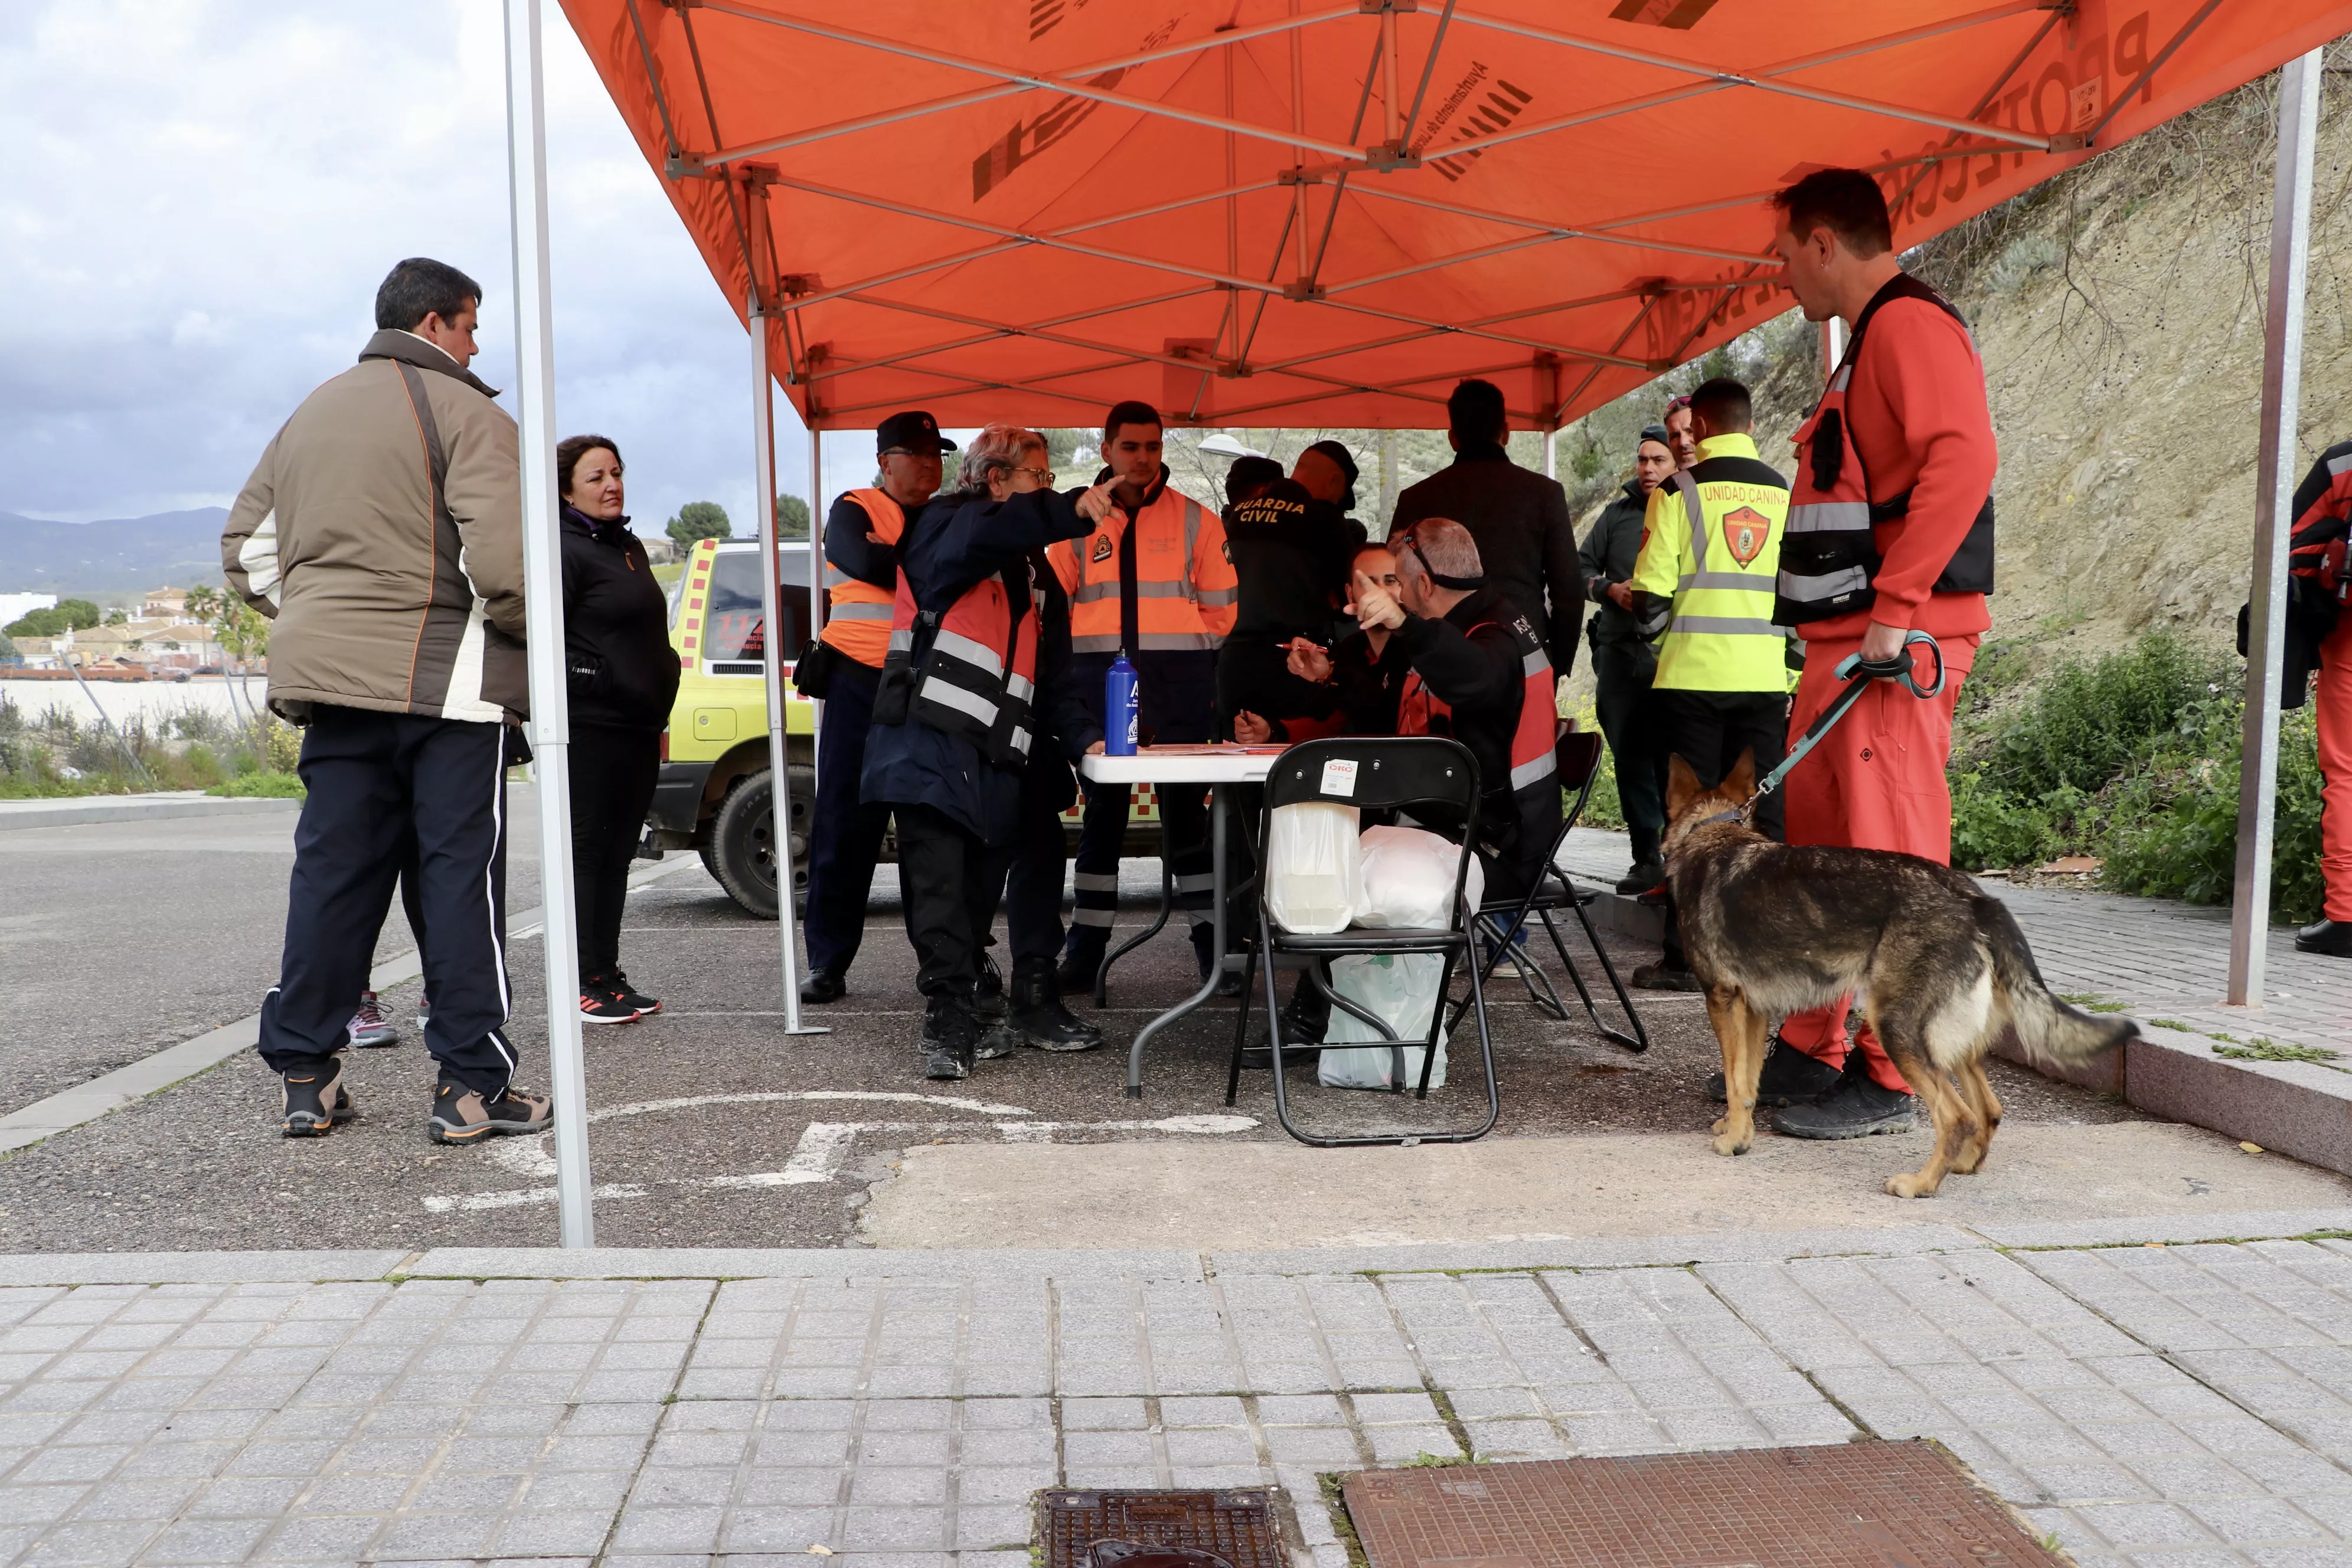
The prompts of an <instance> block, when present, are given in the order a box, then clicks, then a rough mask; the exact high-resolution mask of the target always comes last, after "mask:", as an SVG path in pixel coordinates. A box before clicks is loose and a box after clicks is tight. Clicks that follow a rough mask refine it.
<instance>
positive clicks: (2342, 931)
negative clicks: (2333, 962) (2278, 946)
mask: <svg viewBox="0 0 2352 1568" xmlns="http://www.w3.org/2000/svg"><path fill="white" fill-rule="evenodd" d="M2294 950H2295V952H2322V953H2326V955H2327V956H2328V957H2330V958H2352V921H2319V922H2318V923H2317V924H2315V925H2307V926H2305V927H2304V928H2303V929H2302V930H2301V931H2297V932H2295V933H2294Z"/></svg>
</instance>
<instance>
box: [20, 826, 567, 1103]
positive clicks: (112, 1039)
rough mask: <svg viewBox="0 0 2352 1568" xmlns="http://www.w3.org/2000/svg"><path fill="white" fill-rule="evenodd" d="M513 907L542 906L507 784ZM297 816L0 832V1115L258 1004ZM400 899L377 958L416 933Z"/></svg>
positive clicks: (533, 854)
mask: <svg viewBox="0 0 2352 1568" xmlns="http://www.w3.org/2000/svg"><path fill="white" fill-rule="evenodd" d="M508 803H509V811H510V813H511V814H512V818H511V819H512V823H513V835H512V838H511V841H510V844H509V858H508V904H507V907H508V909H509V911H517V910H528V909H531V908H534V907H536V906H537V904H538V903H539V839H538V824H539V814H538V804H537V802H536V800H535V799H534V798H533V796H532V794H531V792H530V790H529V789H528V788H523V787H520V786H518V787H514V788H510V789H509V791H508ZM295 821H296V814H294V813H292V812H283V813H272V814H269V815H268V816H257V817H175V818H169V819H165V820H162V821H153V822H121V823H92V824H87V825H83V826H65V827H33V828H23V829H20V830H18V831H16V832H11V833H5V834H0V995H5V997H6V998H7V1004H6V1008H5V1023H0V1114H5V1112H7V1111H11V1110H16V1109H18V1108H19V1107H21V1106H24V1105H26V1104H28V1103H30V1102H31V1101H33V1100H39V1099H42V1098H44V1097H45V1096H47V1095H51V1094H55V1093H57V1092H58V1090H59V1089H66V1088H68V1087H70V1086H72V1085H74V1084H78V1083H81V1082H84V1081H86V1080H87V1079H92V1078H95V1077H97V1076H98V1075H99V1074H100V1073H104V1072H110V1071H112V1070H113V1069H114V1068H119V1067H122V1066H124V1065H126V1064H128V1063H130V1062H133V1061H136V1060H138V1059H139V1058H142V1057H145V1056H149V1055H152V1053H154V1052H156V1051H159V1050H162V1049H163V1047H167V1046H172V1045H176V1044H178V1043H179V1042H180V1041H182V1040H184V1039H188V1038H191V1037H194V1036H196V1035H200V1034H203V1033H205V1031H206V1030H208V1029H214V1028H217V1027H219V1026H221V1025H223V1024H226V1023H229V1022H231V1021H233V1020H235V1019H237V1018H242V1017H246V1016H249V1015H251V1014H252V1013H254V1012H256V1011H257V1010H258V1009H259V1007H260V1005H261V997H262V994H263V993H264V992H265V991H267V990H268V988H269V987H270V986H271V985H272V984H275V983H276V981H277V978H278V950H279V946H280V944H281V942H282V941H283V938H284V933H285V929H286V879H287V875H288V873H289V871H290V870H291V869H292V868H293V865H294V825H295ZM415 945H416V944H415V939H414V938H413V937H412V936H411V935H410V934H409V931H408V922H407V921H406V920H405V919H404V917H403V916H402V914H401V912H400V901H399V900H398V899H396V898H395V899H394V900H393V904H392V912H391V914H390V916H389V917H388V918H387V919H386V921H385V922H384V931H383V938H382V940H381V941H380V942H378V943H377V946H376V955H377V957H378V959H379V960H382V959H384V958H388V957H391V956H393V955H394V954H396V953H401V952H408V951H410V950H412V949H414V948H415Z"/></svg>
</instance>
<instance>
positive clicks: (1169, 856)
mask: <svg viewBox="0 0 2352 1568" xmlns="http://www.w3.org/2000/svg"><path fill="white" fill-rule="evenodd" d="M1113 907H1114V909H1116V907H1117V900H1116V896H1115V895H1114V899H1113ZM1175 908H1176V858H1175V855H1174V854H1173V852H1172V850H1171V842H1170V840H1169V837H1168V819H1167V817H1165V816H1162V817H1161V818H1160V912H1159V913H1158V914H1157V915H1155V916H1153V917H1152V921H1151V923H1150V925H1148V926H1145V927H1144V928H1143V929H1142V930H1141V931H1138V932H1137V933H1136V934H1135V935H1133V936H1131V937H1129V938H1128V939H1127V940H1126V941H1125V942H1120V943H1119V944H1118V946H1117V947H1116V948H1113V949H1111V950H1110V951H1108V952H1105V953H1104V954H1103V956H1102V962H1101V963H1098V964H1097V965H1096V966H1095V1005H1096V1006H1097V1007H1108V1006H1109V1005H1110V966H1111V965H1112V964H1114V963H1118V961H1119V960H1120V959H1122V958H1125V957H1126V956H1127V955H1128V954H1129V953H1130V952H1134V951H1135V950H1136V949H1137V948H1139V947H1141V946H1142V945H1143V944H1144V943H1145V942H1150V940H1151V939H1152V938H1153V937H1155V936H1158V935H1159V934H1160V932H1161V931H1165V930H1167V929H1168V917H1169V915H1170V913H1171V911H1173V910H1174V909H1175ZM1114 918H1116V917H1115V916H1114ZM1113 929H1117V928H1113Z"/></svg>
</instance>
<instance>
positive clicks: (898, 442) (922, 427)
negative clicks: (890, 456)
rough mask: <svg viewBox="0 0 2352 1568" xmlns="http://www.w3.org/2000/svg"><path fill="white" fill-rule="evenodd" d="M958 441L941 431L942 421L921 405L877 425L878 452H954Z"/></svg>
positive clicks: (875, 433)
mask: <svg viewBox="0 0 2352 1568" xmlns="http://www.w3.org/2000/svg"><path fill="white" fill-rule="evenodd" d="M955 449H956V444H955V443H954V442H953V441H950V440H949V439H948V438H947V437H944V436H942V435H940V422H939V421H938V420H936V419H934V418H932V417H931V416H929V414H926V413H925V412H924V411H923V410H921V409H919V408H909V409H908V410H906V411H905V412H904V413H900V414H893V415H892V416H890V417H889V418H887V419H885V420H884V421H882V423H881V424H879V425H877V426H875V427H874V455H875V456H876V457H877V458H878V457H881V456H882V455H883V454H885V453H887V452H918V453H929V452H952V451H954V450H955Z"/></svg>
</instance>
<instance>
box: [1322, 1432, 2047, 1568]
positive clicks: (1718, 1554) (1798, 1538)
mask: <svg viewBox="0 0 2352 1568" xmlns="http://www.w3.org/2000/svg"><path fill="white" fill-rule="evenodd" d="M1346 1495H1347V1500H1348V1513H1349V1518H1350V1519H1351V1520H1352V1521H1354V1523H1355V1527H1356V1533H1357V1535H1358V1536H1359V1537H1360V1538H1361V1540H1362V1541H1363V1543H1364V1551H1365V1552H1366V1554H1367V1555H1368V1556H1369V1557H1370V1559H1371V1563H1372V1568H1436V1565H1437V1564H1440V1563H1443V1564H1444V1565H1445V1568H1582V1565H1584V1564H1591V1565H1592V1568H1628V1565H1631V1564H1639V1565H1640V1568H1734V1565H1738V1568H2053V1565H2054V1564H2057V1563H2060V1562H2061V1561H2062V1560H2061V1559H2059V1558H2056V1557H2053V1555H2051V1554H2050V1553H2049V1552H2045V1551H2043V1550H2042V1548H2041V1547H2039V1546H2037V1545H2035V1544H2034V1542H2033V1540H2032V1537H2030V1536H2028V1535H2027V1534H2026V1533H2025V1532H2024V1531H2022V1530H2021V1529H2019V1528H2018V1526H2017V1524H2016V1522H2015V1521H2012V1520H2011V1518H2010V1517H2009V1515H2008V1514H2007V1513H2006V1512H2004V1511H2003V1510H2002V1509H2001V1507H2000V1504H1999V1503H1998V1502H1996V1501H1995V1500H1993V1499H1992V1498H1991V1497H1990V1496H1989V1495H1987V1494H1986V1493H1985V1492H1984V1491H1983V1490H1981V1489H1979V1488H1978V1487H1977V1485H1976V1484H1975V1483H1974V1482H1973V1481H1971V1480H1970V1479H1969V1476H1968V1474H1967V1472H1965V1471H1964V1470H1962V1469H1961V1468H1959V1466H1958V1464H1956V1463H1955V1462H1954V1461H1953V1460H1952V1459H1951V1458H1949V1457H1948V1455H1946V1454H1944V1453H1943V1452H1942V1451H1940V1450H1938V1449H1937V1448H1936V1447H1934V1446H1933V1445H1931V1444H1928V1443H1925V1442H1916V1441H1915V1442H1907V1443H1887V1442H1875V1441H1873V1442H1860V1443H1845V1444H1840V1445H1838V1446H1836V1447H1823V1448H1748V1449H1742V1450H1738V1451H1736V1452H1732V1453H1724V1454H1657V1455H1650V1456H1645V1457H1642V1458H1624V1459H1541V1460H1534V1461H1530V1462H1528V1463H1524V1464H1507V1465H1461V1466H1452V1467H1447V1468H1438V1469H1412V1470H1367V1471H1364V1472H1362V1473H1361V1474H1359V1475H1354V1476H1350V1477H1349V1478H1348V1481H1347V1492H1346Z"/></svg>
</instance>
